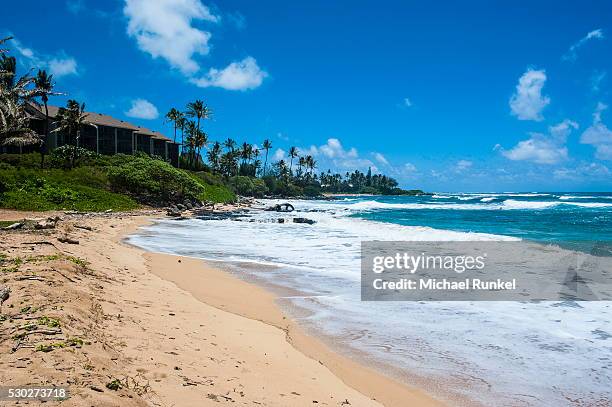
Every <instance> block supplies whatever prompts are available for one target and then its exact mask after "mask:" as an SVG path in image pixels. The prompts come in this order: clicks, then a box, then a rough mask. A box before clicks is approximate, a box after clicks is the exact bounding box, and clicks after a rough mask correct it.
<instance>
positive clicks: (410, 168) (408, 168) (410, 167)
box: [404, 163, 417, 172]
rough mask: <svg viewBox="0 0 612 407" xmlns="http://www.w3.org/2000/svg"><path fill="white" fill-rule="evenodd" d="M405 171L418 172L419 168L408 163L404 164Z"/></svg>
mask: <svg viewBox="0 0 612 407" xmlns="http://www.w3.org/2000/svg"><path fill="white" fill-rule="evenodd" d="M404 170H405V171H407V172H416V171H417V167H416V166H415V165H414V164H412V163H406V164H404Z"/></svg>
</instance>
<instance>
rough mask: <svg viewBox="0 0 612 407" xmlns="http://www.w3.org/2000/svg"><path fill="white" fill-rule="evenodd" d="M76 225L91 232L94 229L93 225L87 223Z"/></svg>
mask: <svg viewBox="0 0 612 407" xmlns="http://www.w3.org/2000/svg"><path fill="white" fill-rule="evenodd" d="M74 227H75V228H77V229H85V230H89V231H90V232H91V231H92V230H93V228H92V227H91V226H87V225H74Z"/></svg>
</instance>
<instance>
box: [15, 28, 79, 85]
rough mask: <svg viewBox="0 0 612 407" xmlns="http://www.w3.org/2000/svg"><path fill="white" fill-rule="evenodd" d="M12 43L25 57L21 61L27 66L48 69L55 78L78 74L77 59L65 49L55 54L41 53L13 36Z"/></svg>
mask: <svg viewBox="0 0 612 407" xmlns="http://www.w3.org/2000/svg"><path fill="white" fill-rule="evenodd" d="M11 45H12V46H13V47H14V48H15V49H16V50H17V52H18V53H19V54H20V55H21V56H22V57H23V58H21V59H20V61H22V62H25V64H26V65H27V68H34V69H46V70H47V71H49V73H50V74H52V75H53V76H54V77H55V78H61V77H62V76H68V75H77V74H78V64H77V61H76V60H75V59H74V58H73V57H70V56H68V55H66V54H65V53H64V52H63V51H61V52H58V53H57V54H56V55H54V56H50V55H45V54H42V53H39V52H37V51H35V50H33V49H32V48H29V47H26V46H24V45H23V44H22V43H21V42H20V41H19V40H18V39H16V38H13V39H12V40H11Z"/></svg>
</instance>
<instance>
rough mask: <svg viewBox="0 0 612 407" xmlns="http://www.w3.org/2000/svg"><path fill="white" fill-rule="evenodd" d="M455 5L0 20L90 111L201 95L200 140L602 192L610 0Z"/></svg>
mask: <svg viewBox="0 0 612 407" xmlns="http://www.w3.org/2000/svg"><path fill="white" fill-rule="evenodd" d="M462 3H463V4H461V5H460V4H459V2H445V3H444V2H442V3H436V4H434V3H433V2H424V1H423V2H411V1H382V2H381V1H378V2H374V1H351V2H349V1H335V2H330V1H317V0H315V1H312V0H311V1H308V2H286V1H283V2H281V1H264V2H254V1H237V0H236V1H233V0H226V1H224V2H222V3H221V2H219V3H214V2H207V1H203V0H202V1H201V0H157V1H155V2H151V1H146V0H110V1H94V0H67V1H64V0H58V1H57V2H49V1H45V2H43V1H33V2H31V4H29V5H28V7H22V6H21V5H20V4H19V3H18V2H10V3H8V4H7V5H4V6H3V12H4V14H5V18H3V19H2V20H3V23H2V24H1V25H0V33H5V34H11V35H13V36H14V37H15V41H14V42H13V43H12V46H13V50H14V52H13V53H14V54H15V55H16V56H17V57H18V58H19V60H20V67H21V69H23V70H25V69H28V68H30V67H32V66H43V67H46V68H47V69H48V70H50V71H52V72H54V73H55V76H56V78H57V89H58V90H60V91H63V92H66V93H68V95H69V97H71V98H76V99H77V100H79V101H84V102H85V103H86V104H87V108H88V110H92V111H99V112H104V113H108V114H111V115H114V116H118V117H121V118H124V119H126V120H130V121H133V122H135V123H138V124H140V125H143V126H146V127H149V128H153V129H156V130H160V131H162V132H164V133H166V134H168V135H171V133H172V129H171V127H170V126H168V125H165V124H164V121H163V115H164V113H165V112H166V111H168V110H169V109H170V108H171V107H177V108H181V107H183V106H184V105H185V104H186V103H187V102H189V101H191V100H194V99H196V98H199V99H203V100H205V101H206V102H207V103H208V105H209V106H211V107H212V109H213V110H214V112H215V115H214V119H213V120H212V121H210V122H208V123H206V124H205V125H204V126H205V130H206V131H207V133H208V134H209V138H210V139H211V140H224V139H226V138H228V137H231V138H233V139H235V140H238V141H239V142H242V141H244V140H247V141H249V142H252V143H256V144H261V142H262V141H263V140H264V139H265V138H269V139H271V140H272V142H273V145H274V149H273V151H272V154H273V155H275V156H276V157H277V158H278V157H281V156H283V152H284V151H287V150H288V148H289V147H290V146H292V145H295V146H297V147H298V148H299V149H300V150H301V151H302V152H304V153H309V154H313V155H315V156H316V159H317V160H318V162H319V169H321V170H326V169H328V168H331V169H332V170H338V171H341V172H345V171H346V170H349V169H350V170H352V169H354V168H358V169H360V170H362V171H366V170H367V168H368V167H369V166H372V167H373V168H375V169H376V170H377V171H379V172H382V173H386V174H389V175H392V176H393V177H395V178H396V179H398V181H400V184H401V185H402V186H404V187H410V188H412V187H414V188H421V189H425V190H429V191H457V190H463V191H536V190H539V191H543V190H547V191H567V190H576V191H582V190H585V191H586V190H600V191H610V190H612V131H611V130H609V127H612V111H610V109H607V105H608V104H612V98H611V95H610V86H611V84H612V80H611V78H610V75H612V58H611V55H612V53H611V51H612V24H611V23H612V19H611V18H610V16H612V3H609V2H605V1H601V2H598V1H589V2H581V3H578V2H559V1H539V2H530V3H529V6H527V5H526V4H527V3H523V4H520V2H519V3H511V2H490V1H470V2H462ZM23 21H28V23H27V24H24V23H22V22H23ZM13 22H14V23H13ZM65 99H66V98H65V97H58V98H55V100H54V101H53V102H54V103H57V104H61V103H64V101H65Z"/></svg>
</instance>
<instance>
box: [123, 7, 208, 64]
mask: <svg viewBox="0 0 612 407" xmlns="http://www.w3.org/2000/svg"><path fill="white" fill-rule="evenodd" d="M123 13H124V15H125V16H126V17H127V19H128V27H127V32H128V35H129V36H130V37H133V38H135V39H136V42H137V44H138V47H139V48H140V49H141V50H142V51H144V52H147V53H148V54H150V55H151V56H152V57H153V58H163V59H165V60H166V61H167V62H168V63H169V64H170V65H171V66H173V67H175V68H178V69H180V70H181V72H183V73H184V74H193V73H195V72H197V71H198V70H199V69H200V66H199V64H198V63H197V62H196V61H195V59H194V55H207V54H208V53H209V50H210V47H209V44H208V42H209V40H210V38H211V34H210V32H208V31H204V30H201V29H199V28H196V27H195V26H194V25H193V23H194V22H198V21H208V22H213V23H214V22H218V21H219V17H218V16H216V15H214V14H212V12H211V11H210V9H209V8H208V7H206V6H205V5H204V4H202V2H201V1H200V0H155V1H149V0H125V7H124V9H123Z"/></svg>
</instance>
